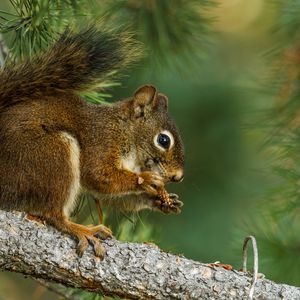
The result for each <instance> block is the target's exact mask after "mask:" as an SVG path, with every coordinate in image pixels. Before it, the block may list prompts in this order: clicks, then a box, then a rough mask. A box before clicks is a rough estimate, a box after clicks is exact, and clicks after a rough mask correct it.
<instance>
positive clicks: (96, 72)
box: [0, 27, 141, 108]
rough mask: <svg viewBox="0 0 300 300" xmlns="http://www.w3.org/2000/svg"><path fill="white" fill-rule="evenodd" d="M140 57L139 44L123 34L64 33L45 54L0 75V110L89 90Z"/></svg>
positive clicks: (10, 67)
mask: <svg viewBox="0 0 300 300" xmlns="http://www.w3.org/2000/svg"><path fill="white" fill-rule="evenodd" d="M140 53H141V51H140V47H139V44H138V43H137V42H135V41H134V40H133V39H132V38H131V37H130V36H129V35H128V34H127V33H113V32H110V31H105V30H102V31H101V30H98V29H96V28H95V27H91V28H89V29H87V30H85V31H82V32H80V33H78V34H75V35H73V34H71V33H70V31H66V32H65V33H64V34H63V35H62V36H61V38H60V39H59V40H58V41H57V42H56V43H55V44H54V46H53V47H52V48H50V49H49V50H48V51H46V52H45V53H43V54H41V55H37V56H36V57H35V58H33V59H32V60H31V61H27V62H24V63H21V64H16V65H13V66H12V65H9V66H7V67H6V68H4V70H2V71H1V72H0V108H1V107H5V106H10V105H12V104H14V103H17V102H19V101H28V100H29V99H36V98H37V97H41V96H55V95H57V94H58V93H60V94H61V93H76V92H84V91H89V90H92V89H94V88H95V87H96V86H97V85H99V84H101V82H103V81H105V80H106V79H107V78H108V77H110V75H112V74H113V73H115V71H117V70H118V69H120V68H122V67H124V66H126V65H127V64H130V63H131V62H133V61H135V60H136V59H137V58H138V57H139V56H140Z"/></svg>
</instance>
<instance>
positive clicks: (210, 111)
mask: <svg viewBox="0 0 300 300" xmlns="http://www.w3.org/2000/svg"><path fill="white" fill-rule="evenodd" d="M62 2H63V1H62ZM92 2H93V3H94V4H93V5H99V6H101V4H100V2H101V1H99V3H98V2H97V1H92ZM92 2H91V3H92ZM104 2H105V1H104ZM158 2H159V1H141V3H143V4H137V3H138V2H137V1H128V3H126V1H116V3H117V4H118V5H119V7H118V5H116V6H114V7H113V8H112V9H111V10H110V11H109V14H111V16H113V18H112V19H111V20H110V22H112V23H113V22H118V20H119V19H120V15H121V17H122V20H124V23H129V24H130V23H131V22H132V23H135V22H136V23H135V26H136V27H137V28H138V30H139V31H138V34H139V37H140V39H141V41H143V42H144V43H145V44H146V45H148V46H149V50H148V52H147V53H148V54H147V58H146V59H145V60H144V61H143V62H141V63H140V64H138V66H137V67H135V68H134V69H131V70H130V71H128V72H127V75H128V76H126V77H122V78H121V80H120V82H121V83H122V84H121V86H118V87H117V88H113V89H110V90H109V93H111V94H112V95H113V99H114V100H118V99H121V98H124V97H128V96H129V95H131V94H132V93H133V91H134V90H135V89H136V88H137V87H138V86H140V85H142V84H145V83H151V84H154V85H156V86H157V88H158V89H159V91H161V92H163V93H164V94H166V95H168V97H169V103H170V110H171V111H172V114H173V115H174V118H175V119H176V122H177V124H178V127H179V128H180V131H181V133H182V136H183V140H184V144H185V148H186V173H185V180H184V181H183V182H182V183H181V184H172V185H170V188H169V190H170V191H174V192H176V193H178V194H179V195H180V198H181V199H182V200H183V201H184V208H183V211H182V213H181V214H180V215H176V216H175V215H174V216H165V215H162V214H158V213H153V212H142V213H139V215H138V216H133V217H131V218H133V219H134V220H135V222H136V224H135V225H130V226H133V229H132V228H131V229H130V230H128V232H129V233H127V234H125V233H124V235H123V236H124V239H126V240H140V241H141V240H148V241H149V240H151V241H154V242H155V243H157V244H159V245H160V246H161V247H162V248H163V249H165V250H168V251H171V252H173V253H183V254H184V255H185V256H186V257H188V258H191V259H195V260H198V261H201V262H215V261H221V262H222V263H228V264H232V265H233V266H234V268H236V269H239V268H240V267H241V263H242V254H241V249H242V244H243V239H244V237H246V236H247V235H248V234H254V235H255V236H256V237H257V239H258V247H259V254H260V272H261V273H264V274H265V275H266V277H267V278H270V279H274V280H277V281H281V282H285V283H290V284H294V285H298V286H299V285H300V271H299V270H300V262H299V258H297V251H298V256H299V244H300V240H299V237H297V234H299V229H300V226H299V218H298V217H297V216H296V215H295V216H293V218H289V216H290V211H291V210H289V211H286V212H284V210H283V212H282V214H281V215H280V220H278V219H276V217H277V214H276V215H275V217H274V215H269V212H270V211H273V210H272V208H271V207H272V203H273V202H272V199H273V198H274V189H275V193H276V194H278V195H280V194H281V193H282V191H283V190H284V188H282V189H281V188H280V187H281V184H284V182H285V179H286V178H285V177H284V176H283V177H280V176H278V174H277V172H274V171H273V170H274V165H276V162H277V161H278V160H280V159H281V157H280V156H278V153H277V152H276V151H273V150H274V147H275V148H276V149H278V148H280V145H277V144H276V142H277V143H279V144H280V142H281V141H283V140H281V139H278V141H276V142H274V143H271V146H270V144H269V142H268V141H269V138H270V136H272V134H270V132H273V129H274V128H278V127H276V126H277V124H275V122H274V120H275V119H276V118H280V116H278V115H277V114H276V112H275V113H274V111H273V109H274V107H276V103H277V101H278V98H279V93H280V92H279V91H280V86H281V82H279V81H278V78H277V79H276V78H275V77H276V75H277V73H276V72H272V71H271V69H272V68H271V66H272V65H273V64H274V65H276V62H277V61H281V60H282V56H280V55H281V53H282V52H284V50H283V49H285V47H290V46H291V45H292V46H293V43H294V40H293V38H294V37H295V36H297V35H296V34H295V35H293V36H292V35H289V36H288V34H287V32H285V31H284V32H282V31H280V30H276V28H277V29H278V27H280V26H281V25H280V24H281V23H279V19H280V18H279V17H278V16H280V17H281V16H282V12H283V11H284V9H286V8H290V7H289V6H288V4H290V6H292V1H287V2H286V7H283V6H282V5H281V2H280V1H277V5H274V3H272V2H276V1H263V0H252V1H247V0H224V1H215V2H214V3H213V4H212V5H206V4H211V3H208V2H210V1H174V2H173V4H174V7H173V10H176V8H177V9H180V5H181V4H182V3H183V2H186V3H190V4H193V5H196V6H197V5H198V9H199V11H197V10H196V11H195V12H196V14H199V16H200V15H201V18H202V19H197V18H196V19H195V20H193V19H192V16H190V15H184V14H183V11H182V12H180V11H175V12H174V11H173V14H174V15H175V17H176V18H175V19H174V20H172V18H171V19H170V20H167V21H169V22H170V24H171V22H174V28H175V29H174V30H176V26H177V25H178V27H180V26H181V25H182V24H183V25H182V26H184V25H185V26H187V28H188V29H191V31H190V32H187V31H188V30H182V31H180V30H179V29H178V32H179V35H178V36H177V37H176V36H175V37H174V36H173V37H174V39H173V40H172V39H170V40H169V41H167V42H166V41H165V40H164V39H163V38H164V35H163V34H161V30H163V28H164V27H163V26H162V25H161V24H160V22H162V19H161V18H162V17H164V15H163V14H161V12H163V11H164V10H163V9H164V7H160V5H159V4H158ZM170 2H172V1H170ZM149 3H150V4H149ZM161 3H163V4H162V6H163V5H164V4H165V3H166V2H165V1H161ZM134 4H136V7H134V9H135V10H134V14H133V13H132V14H130V13H128V14H126V13H124V11H122V9H124V5H129V6H130V5H134ZM175 4H176V5H175ZM91 5H92V4H91ZM143 5H145V6H146V7H147V9H146V10H145V11H146V13H147V11H148V13H149V11H151V10H152V13H153V14H152V15H151V13H149V15H150V21H149V20H146V18H147V17H149V15H147V14H142V7H143ZM147 5H148V6H147ZM149 5H150V8H149ZM151 5H152V6H151ZM166 5H167V4H166ZM298 6H299V5H298ZM298 6H297V7H292V8H293V9H294V10H295V9H296V11H297V12H298V15H300V9H299V7H298ZM7 9H11V8H10V6H9V1H3V0H2V1H1V4H0V10H7ZM156 9H157V13H156V11H155V10H156ZM140 12H141V13H140ZM154 12H155V13H154ZM284 12H285V13H286V10H285V11H284ZM288 12H289V11H288ZM292 12H293V13H294V11H292ZM99 15H101V13H100V12H99ZM170 15H172V14H170ZM134 16H138V17H136V18H134ZM151 16H152V17H153V16H154V17H153V18H152V19H151ZM296 16H297V15H296ZM181 17H182V18H183V21H184V22H186V23H184V22H183V23H182V22H181V19H180V18H181ZM118 18H119V19H118ZM131 18H132V19H131ZM144 18H145V19H144ZM187 18H190V19H189V21H190V22H191V24H190V23H189V22H187ZM287 18H289V15H288V17H287ZM295 18H296V17H295ZM299 19H300V18H299ZM201 20H202V23H201ZM288 20H290V19H288ZM164 21H166V20H164ZM193 21H195V24H193V23H192V22H193ZM198 21H199V22H200V23H199V24H198V23H196V22H198ZM292 21H293V20H292ZM292 21H291V22H292ZM81 22H82V23H84V20H81ZM143 22H145V24H144V23H143ZM147 22H148V23H147ZM181 23H182V24H181ZM143 24H144V25H143ZM149 24H150V25H149ZM155 24H157V27H155V26H153V25H155ZM282 24H283V25H282V26H287V27H288V26H290V24H288V22H286V23H282ZM142 25H143V26H142ZM179 25H180V26H179ZM151 26H153V28H152V27H151ZM292 26H294V27H295V28H297V24H296V23H292ZM166 28H167V27H166ZM166 28H165V29H166ZM151 29H153V30H151ZM167 29H168V28H167ZM281 29H282V28H281ZM164 34H166V35H167V34H168V33H167V31H166V32H164ZM180 34H181V35H180ZM198 34H199V39H198V38H197V39H196V36H197V35H198ZM4 37H6V38H7V44H8V45H9V46H10V47H12V45H13V40H12V38H11V37H10V36H9V34H7V35H4ZM181 37H182V39H181ZM193 37H195V39H193ZM287 40H288V41H287ZM156 43H158V47H157V44H156ZM160 46H161V47H160ZM151 47H152V48H151ZM274 49H275V50H278V51H277V52H276V51H275V50H274ZM177 50H178V51H177ZM273 52H276V53H275V54H274V53H273ZM274 73H275V74H274ZM283 74H284V73H283ZM274 75H275V76H274ZM281 76H284V75H282V73H281ZM274 78H275V79H274ZM292 79H293V80H294V79H295V78H292ZM272 113H273V114H272ZM274 144H275V145H274ZM274 161H275V163H274ZM297 172H298V171H297ZM296 179H297V180H298V177H297V178H296ZM296 179H295V180H296ZM288 180H289V179H288ZM289 182H290V181H289ZM276 188H277V190H276ZM289 197H290V194H288V195H287V197H285V199H286V200H285V202H284V205H282V207H285V203H286V202H288V201H289ZM297 201H298V202H297ZM275 202H276V201H275V200H274V203H275ZM296 202H297V203H298V206H297V205H296V208H293V209H292V211H293V212H294V213H295V211H297V212H299V200H296ZM276 203H279V204H278V205H279V206H278V207H280V202H276ZM274 214H275V213H274ZM84 215H85V216H86V217H88V215H89V211H88V210H86V212H85V213H84ZM298 215H299V214H298ZM282 216H283V217H282ZM83 219H84V217H82V219H81V220H83ZM283 220H284V221H283ZM122 222H124V221H122V215H120V214H117V213H115V212H111V213H110V216H109V217H108V220H107V224H108V225H111V226H113V227H114V228H118V226H122V224H123V223H122ZM127 223H128V222H127ZM280 224H283V225H282V226H281V225H280ZM293 224H294V225H295V226H294V227H293ZM126 226H128V224H127V225H126ZM136 228H138V229H136ZM291 228H293V230H294V235H293V237H290V238H289V239H288V241H287V240H286V238H287V237H286V235H287V232H288V231H289V230H292V229H291ZM115 230H117V229H115ZM119 230H120V229H119ZM297 230H298V231H297ZM143 233H144V235H143ZM282 233H283V234H282ZM121 236H122V234H121ZM297 249H298V250H297ZM279 261H280V263H279ZM250 264H251V262H250ZM277 264H278V265H277ZM284 270H288V273H289V275H287V272H285V271H284ZM53 297H54V294H52V293H49V292H45V290H44V289H43V288H41V287H39V286H36V285H35V283H34V282H32V281H31V280H30V279H23V277H22V276H20V275H17V276H16V275H14V274H10V273H6V272H4V273H0V299H1V300H2V299H4V300H18V299H22V300H26V299H54V298H53Z"/></svg>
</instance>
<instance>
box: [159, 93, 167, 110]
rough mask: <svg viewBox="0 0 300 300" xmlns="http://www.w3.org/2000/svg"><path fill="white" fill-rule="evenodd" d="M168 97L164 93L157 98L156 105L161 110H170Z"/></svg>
mask: <svg viewBox="0 0 300 300" xmlns="http://www.w3.org/2000/svg"><path fill="white" fill-rule="evenodd" d="M168 101H169V100H168V97H167V96H166V95H164V94H160V93H159V94H158V95H157V99H156V105H157V107H158V108H159V109H161V110H164V111H166V110H168Z"/></svg>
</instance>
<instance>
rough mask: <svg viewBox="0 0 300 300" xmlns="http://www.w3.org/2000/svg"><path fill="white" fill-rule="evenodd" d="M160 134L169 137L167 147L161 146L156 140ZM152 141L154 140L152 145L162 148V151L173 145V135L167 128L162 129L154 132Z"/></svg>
mask: <svg viewBox="0 0 300 300" xmlns="http://www.w3.org/2000/svg"><path fill="white" fill-rule="evenodd" d="M160 135H166V136H167V137H168V138H169V139H170V144H169V145H168V147H163V146H162V145H161V144H160V143H159V142H158V140H159V136H160ZM153 141H154V145H155V146H156V147H157V148H158V149H160V150H162V151H166V150H169V149H171V148H172V147H173V145H174V137H173V134H172V133H171V132H170V131H169V130H163V131H161V132H159V133H158V134H156V135H155V137H154V139H153Z"/></svg>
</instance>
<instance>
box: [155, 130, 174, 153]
mask: <svg viewBox="0 0 300 300" xmlns="http://www.w3.org/2000/svg"><path fill="white" fill-rule="evenodd" d="M157 143H158V144H159V145H160V146H161V147H163V148H164V149H169V147H170V144H171V139H170V137H169V136H168V135H166V134H164V133H160V134H159V135H158V137H157Z"/></svg>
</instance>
